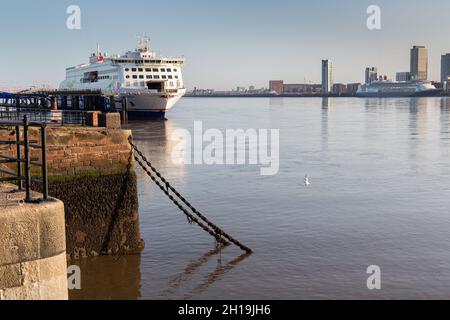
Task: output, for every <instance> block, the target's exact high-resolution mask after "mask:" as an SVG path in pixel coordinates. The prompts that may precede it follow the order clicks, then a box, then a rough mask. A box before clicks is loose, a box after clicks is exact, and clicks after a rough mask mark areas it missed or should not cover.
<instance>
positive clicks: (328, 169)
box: [70, 98, 450, 299]
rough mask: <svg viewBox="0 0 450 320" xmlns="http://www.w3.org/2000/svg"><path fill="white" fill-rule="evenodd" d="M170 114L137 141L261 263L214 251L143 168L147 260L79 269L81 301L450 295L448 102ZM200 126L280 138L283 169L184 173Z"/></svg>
mask: <svg viewBox="0 0 450 320" xmlns="http://www.w3.org/2000/svg"><path fill="white" fill-rule="evenodd" d="M167 117H168V118H169V120H168V121H165V122H132V123H130V124H129V128H130V129H132V130H133V134H134V138H135V141H136V144H137V145H138V146H139V147H140V149H142V150H143V151H144V152H145V154H146V155H148V157H149V159H151V161H152V162H153V164H154V165H155V166H156V167H157V168H158V169H159V170H160V171H161V172H162V174H163V175H164V176H165V177H166V178H167V179H168V180H169V181H170V182H171V183H172V184H173V185H174V186H175V187H176V188H177V189H178V190H179V191H180V192H181V193H182V194H183V195H185V196H186V197H187V198H188V199H189V200H190V201H191V202H192V203H193V204H194V205H195V206H196V207H197V208H198V209H200V210H201V211H202V212H203V213H204V214H205V215H206V216H207V217H209V218H211V219H212V220H213V221H214V222H216V223H217V224H218V225H220V226H221V227H223V228H224V229H225V230H226V231H227V232H229V233H230V234H232V235H233V236H235V237H236V238H237V239H239V240H240V241H242V242H243V243H245V244H246V245H248V246H250V247H251V248H252V249H254V251H255V252H254V254H252V255H249V256H246V255H243V253H242V252H241V251H240V250H239V249H238V248H236V247H233V246H230V247H227V248H223V249H222V250H220V248H217V247H216V246H215V243H214V241H213V239H211V237H210V236H209V235H207V234H205V232H203V230H201V229H200V228H198V227H196V226H191V225H190V224H189V223H188V222H187V220H186V218H185V216H183V215H182V214H181V213H180V212H179V211H178V209H177V208H176V207H175V206H174V205H173V204H172V202H170V201H169V200H168V199H167V197H166V196H165V195H164V194H163V193H162V192H161V191H160V190H159V188H157V187H156V186H155V185H154V184H153V183H152V182H151V180H150V179H149V178H148V177H147V176H146V175H145V174H144V172H143V171H142V170H138V184H139V201H140V220H141V232H142V237H143V238H144V240H145V242H146V249H145V251H144V252H143V253H142V254H141V255H140V256H130V257H99V258H94V259H88V260H84V261H80V266H81V268H82V290H80V291H71V294H70V295H71V298H72V299H371V298H374V299H401V298H403V299H431V298H435V299H450V157H449V156H450V99H449V98H420V99H406V98H404V99H351V98H335V99H323V100H322V99H315V98H311V99H309V98H308V99H306V98H305V99H298V98H273V99H269V98H267V99H266V98H248V99H247V98H242V99H239V98H224V99H220V98H217V99H213V98H211V99H209V98H184V99H183V100H182V101H181V102H180V103H179V104H178V105H177V106H176V107H175V108H174V110H173V111H171V112H170V113H169V114H168V115H167ZM194 121H203V126H204V129H205V130H206V129H212V128H214V129H219V130H221V131H223V132H225V130H226V129H237V128H242V129H249V128H254V129H279V130H280V170H279V173H278V174H277V175H274V176H261V175H260V168H259V167H258V166H250V165H235V166H232V165H179V164H174V163H173V161H172V160H171V154H172V151H173V148H174V146H175V145H176V142H175V141H174V140H173V138H172V137H173V134H174V132H175V131H176V130H177V129H187V130H189V131H192V130H193V128H194ZM306 174H307V175H309V176H310V177H311V186H310V187H308V188H307V187H305V185H304V181H303V180H304V176H305V175H306ZM371 265H377V266H379V267H380V268H381V272H382V289H381V290H378V291H370V290H368V288H367V285H366V281H367V278H368V275H367V273H366V271H367V267H368V266H371Z"/></svg>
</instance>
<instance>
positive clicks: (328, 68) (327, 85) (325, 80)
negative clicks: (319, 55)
mask: <svg viewBox="0 0 450 320" xmlns="http://www.w3.org/2000/svg"><path fill="white" fill-rule="evenodd" d="M332 90H333V63H332V62H331V60H322V94H329V93H331V92H332Z"/></svg>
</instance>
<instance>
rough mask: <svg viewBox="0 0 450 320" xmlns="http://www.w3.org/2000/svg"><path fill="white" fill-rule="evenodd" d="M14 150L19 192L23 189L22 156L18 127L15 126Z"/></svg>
mask: <svg viewBox="0 0 450 320" xmlns="http://www.w3.org/2000/svg"><path fill="white" fill-rule="evenodd" d="M16 143H17V146H16V150H17V176H18V177H19V180H17V182H18V187H19V191H22V189H23V183H22V155H21V148H20V126H16Z"/></svg>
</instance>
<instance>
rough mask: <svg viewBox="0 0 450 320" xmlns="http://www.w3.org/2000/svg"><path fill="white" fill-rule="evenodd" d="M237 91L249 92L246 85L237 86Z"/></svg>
mask: <svg viewBox="0 0 450 320" xmlns="http://www.w3.org/2000/svg"><path fill="white" fill-rule="evenodd" d="M236 92H239V93H244V92H247V88H246V87H236Z"/></svg>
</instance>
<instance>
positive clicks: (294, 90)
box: [283, 83, 322, 94]
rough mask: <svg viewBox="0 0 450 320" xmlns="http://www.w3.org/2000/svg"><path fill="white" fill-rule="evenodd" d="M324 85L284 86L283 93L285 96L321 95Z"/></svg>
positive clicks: (302, 84)
mask: <svg viewBox="0 0 450 320" xmlns="http://www.w3.org/2000/svg"><path fill="white" fill-rule="evenodd" d="M321 89H322V85H317V84H305V83H300V84H284V86H283V92H284V93H285V94H316V93H320V91H321Z"/></svg>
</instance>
